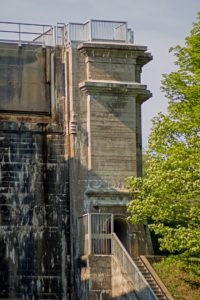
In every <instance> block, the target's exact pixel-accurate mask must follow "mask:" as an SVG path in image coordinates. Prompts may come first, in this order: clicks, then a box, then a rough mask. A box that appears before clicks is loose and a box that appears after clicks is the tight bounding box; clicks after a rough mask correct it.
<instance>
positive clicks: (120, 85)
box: [79, 80, 152, 102]
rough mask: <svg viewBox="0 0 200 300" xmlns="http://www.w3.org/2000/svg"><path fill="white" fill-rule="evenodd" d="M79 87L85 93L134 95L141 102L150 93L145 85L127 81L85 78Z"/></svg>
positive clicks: (147, 97) (149, 95)
mask: <svg viewBox="0 0 200 300" xmlns="http://www.w3.org/2000/svg"><path fill="white" fill-rule="evenodd" d="M79 88H80V90H81V91H82V92H84V93H86V94H88V95H89V94H112V95H113V94H114V95H115V94H118V95H122V94H123V95H124V94H126V95H132V96H136V97H137V99H139V100H140V101H141V102H143V101H145V100H147V99H149V98H150V97H151V96H152V94H151V93H150V91H149V90H147V89H146V88H147V87H146V85H144V84H139V83H135V82H127V81H103V80H87V81H84V82H81V83H80V84H79Z"/></svg>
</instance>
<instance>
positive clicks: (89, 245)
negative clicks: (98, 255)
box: [88, 214, 92, 254]
mask: <svg viewBox="0 0 200 300" xmlns="http://www.w3.org/2000/svg"><path fill="white" fill-rule="evenodd" d="M88 252H89V253H88V254H91V253H92V228H91V214H88Z"/></svg>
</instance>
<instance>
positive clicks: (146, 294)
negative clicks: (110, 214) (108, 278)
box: [111, 233, 157, 300]
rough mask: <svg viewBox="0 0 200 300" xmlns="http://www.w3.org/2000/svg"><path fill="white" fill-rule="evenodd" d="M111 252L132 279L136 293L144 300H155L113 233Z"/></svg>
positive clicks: (149, 288)
mask: <svg viewBox="0 0 200 300" xmlns="http://www.w3.org/2000/svg"><path fill="white" fill-rule="evenodd" d="M111 254H112V255H114V256H116V257H117V259H118V260H119V262H120V263H121V265H122V268H123V269H124V270H125V271H126V272H127V274H128V276H129V277H130V278H131V279H132V280H133V282H134V286H135V290H136V294H137V295H138V296H139V297H140V298H142V299H145V300H157V297H156V295H155V293H154V292H153V290H152V289H151V287H150V285H149V283H148V282H147V281H146V279H145V278H144V276H143V275H142V273H141V272H140V270H139V268H138V267H137V265H136V264H135V263H134V261H133V260H132V258H131V256H130V255H129V253H128V252H127V250H126V249H125V248H124V246H123V244H122V243H121V241H120V240H119V238H118V237H117V236H116V234H115V233H112V235H111Z"/></svg>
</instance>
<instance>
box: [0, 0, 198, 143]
mask: <svg viewBox="0 0 200 300" xmlns="http://www.w3.org/2000/svg"><path fill="white" fill-rule="evenodd" d="M0 4H1V9H0V21H12V22H15V21H16V22H27V23H42V24H43V23H44V24H51V25H56V23H57V22H65V23H67V22H70V21H72V22H85V21H87V20H88V19H103V20H117V21H118V20H119V21H127V22H128V24H129V27H131V28H132V29H133V30H134V36H135V44H137V45H146V46H148V49H149V51H150V52H151V53H152V55H153V57H154V60H153V61H152V62H150V63H149V64H148V65H147V66H145V67H144V69H143V75H142V82H143V83H145V84H147V85H148V88H149V89H150V90H151V91H152V93H153V97H152V98H151V99H150V100H149V101H148V102H146V103H145V104H143V109H142V118H143V146H145V145H146V144H147V137H148V134H149V131H150V127H151V121H150V120H151V119H152V118H153V116H155V115H156V114H157V113H158V112H159V111H163V112H165V111H166V104H167V103H166V100H165V99H164V96H163V95H162V93H161V92H160V85H161V83H160V81H161V79H162V74H163V73H169V72H171V71H173V69H174V65H173V56H172V54H169V53H168V49H169V48H170V47H171V46H176V45H177V44H183V43H184V38H185V37H186V35H188V34H189V31H190V29H191V25H192V23H193V22H194V21H195V19H196V13H197V12H198V11H200V1H199V0H99V1H97V0H54V1H53V0H0Z"/></svg>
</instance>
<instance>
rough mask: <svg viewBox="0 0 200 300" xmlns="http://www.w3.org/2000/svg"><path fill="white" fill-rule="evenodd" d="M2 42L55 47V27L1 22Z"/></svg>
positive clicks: (0, 34) (0, 38)
mask: <svg viewBox="0 0 200 300" xmlns="http://www.w3.org/2000/svg"><path fill="white" fill-rule="evenodd" d="M0 26H1V27H0V41H3V42H8V43H18V44H19V45H21V44H39V45H43V46H53V26H52V25H47V24H33V23H19V22H3V21H0Z"/></svg>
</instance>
